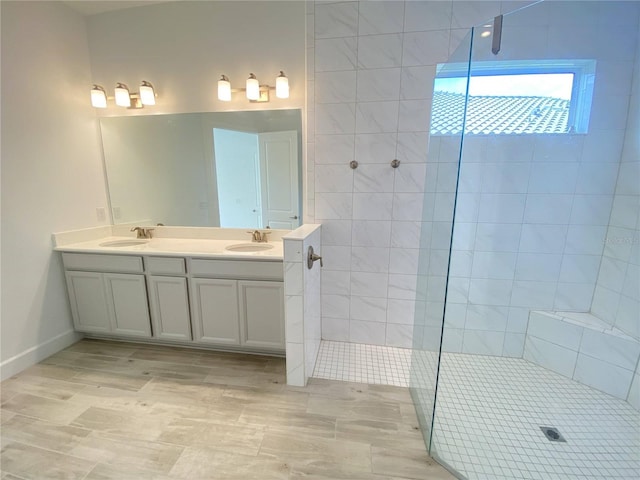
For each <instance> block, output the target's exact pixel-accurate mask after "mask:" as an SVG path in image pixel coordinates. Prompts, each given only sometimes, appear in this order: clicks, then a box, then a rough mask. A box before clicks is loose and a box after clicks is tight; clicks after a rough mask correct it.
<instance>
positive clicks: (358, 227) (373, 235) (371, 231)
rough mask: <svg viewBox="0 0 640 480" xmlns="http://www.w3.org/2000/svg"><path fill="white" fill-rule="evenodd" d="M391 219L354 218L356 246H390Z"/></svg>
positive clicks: (353, 238) (353, 240) (353, 239)
mask: <svg viewBox="0 0 640 480" xmlns="http://www.w3.org/2000/svg"><path fill="white" fill-rule="evenodd" d="M391 225H392V222H391V221H388V220H387V221H383V220H354V221H353V225H352V236H351V238H352V243H353V246H354V247H356V246H357V247H389V246H390V245H391Z"/></svg>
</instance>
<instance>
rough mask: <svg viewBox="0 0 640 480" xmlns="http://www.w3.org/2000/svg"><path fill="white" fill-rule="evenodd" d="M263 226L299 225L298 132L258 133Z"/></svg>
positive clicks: (292, 226)
mask: <svg viewBox="0 0 640 480" xmlns="http://www.w3.org/2000/svg"><path fill="white" fill-rule="evenodd" d="M258 140H259V144H260V174H259V175H260V189H261V203H262V225H263V226H269V227H271V228H284V229H287V230H293V229H294V228H297V227H298V225H300V220H299V217H300V211H299V206H298V134H297V132H295V131H288V132H269V133H261V134H259V135H258Z"/></svg>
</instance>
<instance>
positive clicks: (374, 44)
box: [358, 33, 403, 69]
mask: <svg viewBox="0 0 640 480" xmlns="http://www.w3.org/2000/svg"><path fill="white" fill-rule="evenodd" d="M402 39H403V35H402V34H399V33H392V34H386V35H364V36H360V37H358V68H359V69H370V68H386V67H400V66H401V61H400V59H401V58H402Z"/></svg>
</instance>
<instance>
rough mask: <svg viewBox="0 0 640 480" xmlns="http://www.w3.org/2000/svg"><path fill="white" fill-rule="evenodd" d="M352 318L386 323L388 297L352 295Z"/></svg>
mask: <svg viewBox="0 0 640 480" xmlns="http://www.w3.org/2000/svg"><path fill="white" fill-rule="evenodd" d="M350 319H351V320H365V321H369V322H382V323H384V322H385V321H386V319H387V299H386V298H381V297H351V304H350Z"/></svg>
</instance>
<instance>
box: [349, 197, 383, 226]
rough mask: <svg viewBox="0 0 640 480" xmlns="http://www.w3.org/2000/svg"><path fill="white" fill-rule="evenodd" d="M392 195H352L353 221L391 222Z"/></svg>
mask: <svg viewBox="0 0 640 480" xmlns="http://www.w3.org/2000/svg"><path fill="white" fill-rule="evenodd" d="M392 201H393V194H392V193H354V194H353V218H354V220H391V213H392V208H393V204H392Z"/></svg>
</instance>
